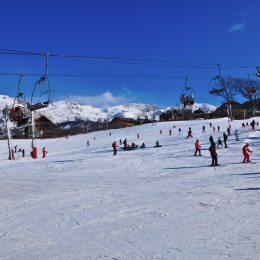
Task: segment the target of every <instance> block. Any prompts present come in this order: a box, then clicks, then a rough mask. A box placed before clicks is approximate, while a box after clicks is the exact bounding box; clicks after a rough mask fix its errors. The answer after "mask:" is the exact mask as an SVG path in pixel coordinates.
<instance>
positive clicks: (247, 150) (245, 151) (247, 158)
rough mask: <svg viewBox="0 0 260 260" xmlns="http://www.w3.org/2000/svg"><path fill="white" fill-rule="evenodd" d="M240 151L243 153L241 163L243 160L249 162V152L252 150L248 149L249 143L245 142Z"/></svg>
mask: <svg viewBox="0 0 260 260" xmlns="http://www.w3.org/2000/svg"><path fill="white" fill-rule="evenodd" d="M242 152H243V155H244V160H243V163H245V162H251V161H250V153H252V152H253V151H251V150H250V149H249V143H246V144H245V145H244V147H243V148H242Z"/></svg>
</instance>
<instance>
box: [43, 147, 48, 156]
mask: <svg viewBox="0 0 260 260" xmlns="http://www.w3.org/2000/svg"><path fill="white" fill-rule="evenodd" d="M46 154H47V151H46V148H45V146H44V147H43V148H42V158H46Z"/></svg>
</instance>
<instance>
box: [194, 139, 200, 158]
mask: <svg viewBox="0 0 260 260" xmlns="http://www.w3.org/2000/svg"><path fill="white" fill-rule="evenodd" d="M200 148H201V145H200V141H199V140H198V139H197V140H196V142H195V149H196V151H195V153H194V156H196V155H197V152H199V156H201V151H200Z"/></svg>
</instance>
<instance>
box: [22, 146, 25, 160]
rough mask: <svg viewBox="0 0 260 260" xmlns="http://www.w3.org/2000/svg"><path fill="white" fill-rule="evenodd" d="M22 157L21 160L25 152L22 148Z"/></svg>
mask: <svg viewBox="0 0 260 260" xmlns="http://www.w3.org/2000/svg"><path fill="white" fill-rule="evenodd" d="M22 155H23V158H24V157H25V151H24V148H23V149H22Z"/></svg>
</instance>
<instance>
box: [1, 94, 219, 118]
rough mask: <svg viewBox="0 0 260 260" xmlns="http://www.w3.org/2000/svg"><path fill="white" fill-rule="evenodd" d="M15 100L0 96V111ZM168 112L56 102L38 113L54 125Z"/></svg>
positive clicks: (208, 107) (134, 106)
mask: <svg viewBox="0 0 260 260" xmlns="http://www.w3.org/2000/svg"><path fill="white" fill-rule="evenodd" d="M13 100H14V99H13V98H11V97H8V96H4V95H0V110H1V112H0V113H2V110H3V109H4V108H5V107H6V106H9V107H11V106H12V105H13ZM199 108H200V109H201V110H203V111H205V112H211V111H214V110H215V109H216V107H215V106H213V105H209V104H198V103H196V104H195V106H194V109H195V110H197V109H199ZM166 110H168V108H167V109H160V108H158V107H156V106H154V105H148V104H141V103H131V104H126V105H117V106H110V107H107V108H97V107H93V106H87V105H81V104H79V103H77V102H69V101H56V102H54V103H53V104H51V105H49V106H48V107H47V108H44V109H41V110H39V111H37V114H38V116H40V115H44V116H46V117H47V118H49V119H50V120H51V121H53V122H54V123H63V122H69V121H77V120H84V121H85V120H89V121H93V122H97V121H106V120H108V121H111V120H113V118H115V117H120V118H133V119H138V118H141V119H142V118H148V119H152V117H154V116H155V118H156V117H157V118H156V119H158V116H159V115H160V114H161V113H162V112H164V111H166Z"/></svg>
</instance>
